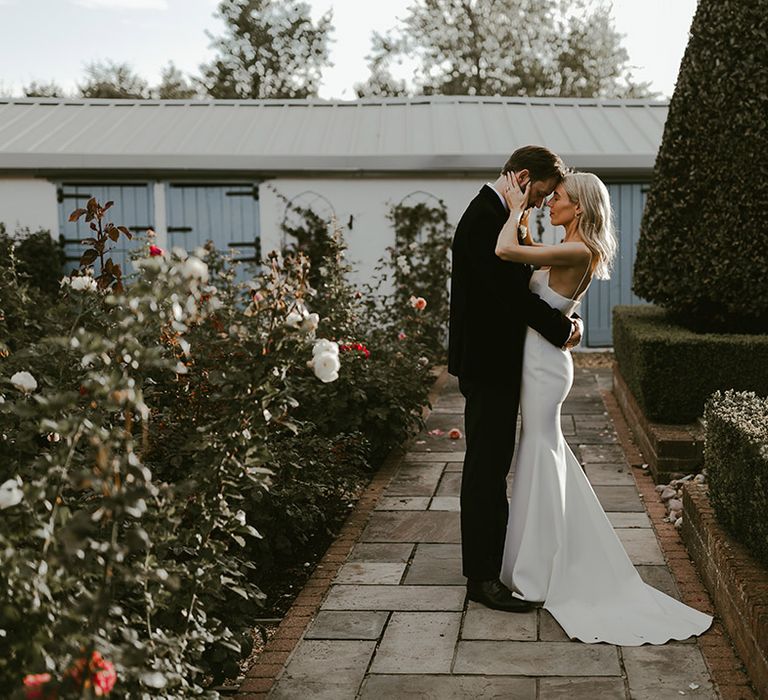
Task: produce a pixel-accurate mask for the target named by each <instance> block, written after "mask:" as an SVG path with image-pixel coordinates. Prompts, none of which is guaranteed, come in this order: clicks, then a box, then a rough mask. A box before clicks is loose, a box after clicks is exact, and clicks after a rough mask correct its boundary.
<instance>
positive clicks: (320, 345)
mask: <svg viewBox="0 0 768 700" xmlns="http://www.w3.org/2000/svg"><path fill="white" fill-rule="evenodd" d="M325 352H330V353H332V354H335V355H336V357H338V356H339V344H338V343H335V342H333V341H332V340H326V339H325V338H319V339H318V340H316V341H315V346H314V347H313V348H312V356H313V357H317V356H318V355H319V354H320V353H325Z"/></svg>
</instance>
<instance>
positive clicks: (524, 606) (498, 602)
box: [467, 579, 535, 612]
mask: <svg viewBox="0 0 768 700" xmlns="http://www.w3.org/2000/svg"><path fill="white" fill-rule="evenodd" d="M467 598H469V599H470V600H474V601H475V602H476V603H480V604H482V605H485V607H487V608H492V609H493V610H503V611H504V612H528V611H529V610H533V608H534V607H535V606H534V604H533V603H531V602H529V601H527V600H521V599H520V598H515V597H514V596H513V595H512V591H510V590H509V588H507V587H506V586H505V585H504V584H503V583H502V582H501V581H499V580H498V579H491V580H490V581H478V580H476V579H468V580H467Z"/></svg>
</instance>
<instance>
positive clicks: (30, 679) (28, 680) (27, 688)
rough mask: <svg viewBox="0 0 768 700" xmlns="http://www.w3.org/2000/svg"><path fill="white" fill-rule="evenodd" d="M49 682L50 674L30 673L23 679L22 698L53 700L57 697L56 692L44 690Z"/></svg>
mask: <svg viewBox="0 0 768 700" xmlns="http://www.w3.org/2000/svg"><path fill="white" fill-rule="evenodd" d="M50 682H51V674H50V673H30V674H29V675H27V676H25V678H24V697H25V698H26V699H27V700H49V698H50V699H51V700H53V699H54V698H56V697H57V693H56V690H55V689H52V690H46V689H45V686H46V684H47V683H50Z"/></svg>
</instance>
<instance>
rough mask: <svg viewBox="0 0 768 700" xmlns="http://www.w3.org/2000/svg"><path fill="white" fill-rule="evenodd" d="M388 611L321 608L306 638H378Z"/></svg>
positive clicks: (385, 622)
mask: <svg viewBox="0 0 768 700" xmlns="http://www.w3.org/2000/svg"><path fill="white" fill-rule="evenodd" d="M388 617H389V613H388V612H386V611H376V612H374V611H370V610H361V611H354V612H350V611H348V610H338V611H337V610H321V611H320V612H319V613H318V614H317V617H316V618H315V620H314V622H312V625H311V626H310V628H309V629H308V630H307V632H306V634H305V635H304V638H305V639H374V640H375V639H378V638H379V637H380V636H381V633H382V631H383V629H384V625H386V624H387V618H388Z"/></svg>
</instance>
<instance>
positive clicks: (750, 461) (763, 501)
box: [704, 391, 768, 566]
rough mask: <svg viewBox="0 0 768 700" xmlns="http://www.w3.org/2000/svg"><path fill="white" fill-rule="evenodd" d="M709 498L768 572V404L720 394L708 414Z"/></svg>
mask: <svg viewBox="0 0 768 700" xmlns="http://www.w3.org/2000/svg"><path fill="white" fill-rule="evenodd" d="M704 418H705V421H706V426H707V427H706V442H705V447H704V461H705V463H706V467H707V476H708V479H709V497H710V500H711V502H712V507H713V509H714V511H715V515H716V516H717V519H718V520H719V521H720V523H721V524H722V525H723V527H724V528H725V529H726V530H728V531H729V532H730V533H731V534H732V535H733V536H734V537H735V538H736V539H737V540H739V542H741V543H742V544H744V545H745V546H746V547H747V548H748V549H749V550H750V552H751V553H752V554H753V555H754V557H755V558H756V559H757V560H758V561H760V562H761V563H763V564H765V565H766V566H768V399H766V398H760V397H759V396H757V395H756V394H754V393H751V392H736V391H726V392H725V393H720V392H719V391H718V392H716V393H715V394H714V395H713V396H712V398H711V399H710V400H709V401H708V402H707V406H706V410H705V412H704Z"/></svg>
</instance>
